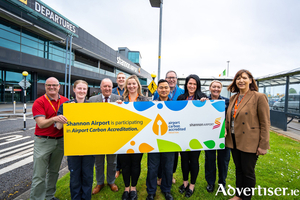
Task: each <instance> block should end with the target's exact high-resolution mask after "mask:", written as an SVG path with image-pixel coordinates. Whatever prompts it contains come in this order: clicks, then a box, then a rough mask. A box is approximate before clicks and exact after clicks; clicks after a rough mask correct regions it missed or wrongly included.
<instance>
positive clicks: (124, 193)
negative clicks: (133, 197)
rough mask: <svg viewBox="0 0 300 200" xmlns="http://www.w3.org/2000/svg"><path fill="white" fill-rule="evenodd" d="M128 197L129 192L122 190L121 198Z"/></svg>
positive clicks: (123, 199)
mask: <svg viewBox="0 0 300 200" xmlns="http://www.w3.org/2000/svg"><path fill="white" fill-rule="evenodd" d="M128 199H129V192H128V191H124V192H123V195H122V200H128Z"/></svg>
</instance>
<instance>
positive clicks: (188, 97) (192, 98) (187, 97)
mask: <svg viewBox="0 0 300 200" xmlns="http://www.w3.org/2000/svg"><path fill="white" fill-rule="evenodd" d="M189 98H190V97H187V98H186V100H194V96H193V97H192V99H189Z"/></svg>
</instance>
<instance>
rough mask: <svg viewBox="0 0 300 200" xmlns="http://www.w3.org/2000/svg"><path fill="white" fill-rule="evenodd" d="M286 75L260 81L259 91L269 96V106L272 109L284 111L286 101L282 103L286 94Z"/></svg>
mask: <svg viewBox="0 0 300 200" xmlns="http://www.w3.org/2000/svg"><path fill="white" fill-rule="evenodd" d="M285 85H286V77H281V78H276V79H270V80H264V81H259V83H258V86H259V92H261V93H264V94H265V95H266V96H267V97H268V102H269V107H270V109H272V110H278V111H284V103H280V101H281V99H282V97H284V96H285V87H286V86H285Z"/></svg>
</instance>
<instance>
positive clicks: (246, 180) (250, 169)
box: [231, 134, 258, 200]
mask: <svg viewBox="0 0 300 200" xmlns="http://www.w3.org/2000/svg"><path fill="white" fill-rule="evenodd" d="M232 138H234V134H232ZM233 142H234V149H232V150H231V154H232V158H233V161H234V164H235V174H236V181H235V182H236V188H237V189H236V196H238V197H240V198H242V199H243V200H248V199H251V197H252V191H251V190H250V191H249V192H248V193H246V195H245V194H244V189H245V188H252V189H254V188H255V183H256V178H255V165H256V161H257V159H258V156H257V155H256V153H247V152H243V151H240V150H238V149H236V148H235V146H236V145H235V138H234V139H233ZM239 191H242V193H240V194H239Z"/></svg>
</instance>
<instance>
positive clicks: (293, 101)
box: [287, 74, 300, 114]
mask: <svg viewBox="0 0 300 200" xmlns="http://www.w3.org/2000/svg"><path fill="white" fill-rule="evenodd" d="M299 83H300V74H297V75H294V76H290V85H289V100H288V109H287V111H288V112H289V113H293V114H300V111H299V108H300V84H299Z"/></svg>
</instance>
